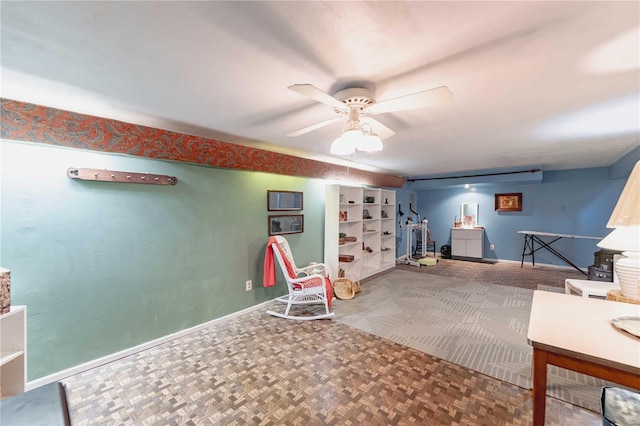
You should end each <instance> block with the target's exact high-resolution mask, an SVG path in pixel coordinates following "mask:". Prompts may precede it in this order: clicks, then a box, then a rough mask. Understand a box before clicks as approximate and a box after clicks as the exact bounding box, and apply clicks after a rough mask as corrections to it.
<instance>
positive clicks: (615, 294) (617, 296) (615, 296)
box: [607, 290, 640, 305]
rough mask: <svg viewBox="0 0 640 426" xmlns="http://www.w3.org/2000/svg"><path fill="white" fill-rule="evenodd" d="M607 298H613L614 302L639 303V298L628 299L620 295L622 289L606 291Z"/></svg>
mask: <svg viewBox="0 0 640 426" xmlns="http://www.w3.org/2000/svg"><path fill="white" fill-rule="evenodd" d="M607 300H613V301H616V302H624V303H633V304H635V305H640V300H636V299H629V298H628V297H624V296H623V295H622V290H609V291H608V292H607Z"/></svg>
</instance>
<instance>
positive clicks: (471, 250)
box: [451, 228, 484, 261]
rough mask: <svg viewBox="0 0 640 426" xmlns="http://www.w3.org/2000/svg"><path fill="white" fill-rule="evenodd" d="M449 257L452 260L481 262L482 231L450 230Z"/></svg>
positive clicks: (477, 229) (480, 229) (482, 255)
mask: <svg viewBox="0 0 640 426" xmlns="http://www.w3.org/2000/svg"><path fill="white" fill-rule="evenodd" d="M451 256H452V257H453V258H454V259H463V260H479V261H482V259H483V257H484V229H483V228H469V229H465V228H454V229H452V230H451Z"/></svg>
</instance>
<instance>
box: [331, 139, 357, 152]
mask: <svg viewBox="0 0 640 426" xmlns="http://www.w3.org/2000/svg"><path fill="white" fill-rule="evenodd" d="M354 142H355V141H354V140H353V139H350V138H345V137H344V135H342V136H339V137H337V138H336V139H335V140H334V141H333V143H332V144H331V148H330V151H331V153H332V154H334V155H351V154H353V153H355V152H356V144H355V143H354Z"/></svg>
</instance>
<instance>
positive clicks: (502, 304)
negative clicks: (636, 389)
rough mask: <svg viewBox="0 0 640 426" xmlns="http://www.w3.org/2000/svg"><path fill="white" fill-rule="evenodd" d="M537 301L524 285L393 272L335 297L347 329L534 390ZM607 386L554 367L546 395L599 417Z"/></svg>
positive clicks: (556, 289) (397, 270)
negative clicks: (530, 337) (350, 295)
mask: <svg viewBox="0 0 640 426" xmlns="http://www.w3.org/2000/svg"><path fill="white" fill-rule="evenodd" d="M541 290H547V291H549V290H551V291H562V289H558V288H553V287H548V286H544V288H541ZM532 298H533V290H529V289H525V288H518V287H509V286H502V285H496V284H490V283H481V282H474V281H472V280H465V279H458V278H446V277H440V276H433V275H428V274H420V273H415V272H409V271H405V270H400V269H396V270H394V271H392V272H389V273H386V274H383V275H380V276H378V277H376V278H373V279H371V280H368V281H367V282H366V283H364V284H362V291H361V292H360V293H359V294H358V295H357V296H356V297H355V298H354V299H351V300H336V302H335V305H334V306H335V308H334V311H335V312H336V320H337V321H339V322H341V323H343V324H346V325H349V326H351V327H355V328H358V329H360V330H363V331H367V332H369V333H371V334H374V335H376V336H380V337H383V338H386V339H389V340H391V341H394V342H396V343H400V344H403V345H406V346H409V347H411V348H413V349H417V350H419V351H421V352H424V353H427V354H429V355H433V356H436V357H438V358H442V359H445V360H447V361H450V362H453V363H455V364H458V365H461V366H463V367H467V368H470V369H473V370H475V371H478V372H480V373H483V374H486V375H488V376H491V377H494V378H496V379H499V380H502V381H505V382H508V383H512V384H515V385H518V386H521V387H523V388H525V389H530V388H531V359H532V348H531V346H529V344H528V343H527V329H528V325H529V313H530V310H531V301H532ZM606 384H607V383H606V382H604V381H602V380H599V379H595V378H593V377H590V376H585V375H582V374H578V373H574V372H572V371H569V370H565V369H560V368H557V367H553V366H550V367H549V376H548V380H547V394H548V395H549V396H553V397H555V398H558V399H561V400H564V401H567V402H570V403H572V404H574V405H578V406H580V407H584V408H587V409H589V410H593V411H596V412H599V410H600V408H599V397H600V389H601V387H602V386H604V385H606Z"/></svg>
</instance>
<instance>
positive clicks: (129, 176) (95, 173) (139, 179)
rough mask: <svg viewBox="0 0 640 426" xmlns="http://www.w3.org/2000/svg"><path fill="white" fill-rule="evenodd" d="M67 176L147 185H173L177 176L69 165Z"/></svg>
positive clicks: (176, 180)
mask: <svg viewBox="0 0 640 426" xmlns="http://www.w3.org/2000/svg"><path fill="white" fill-rule="evenodd" d="M67 176H69V177H70V178H71V179H82V180H93V181H100V182H120V183H144V184H148V185H175V184H176V183H178V178H177V177H175V176H167V175H154V174H151V173H132V172H119V171H116V170H100V169H83V168H79V167H69V168H68V169H67Z"/></svg>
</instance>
